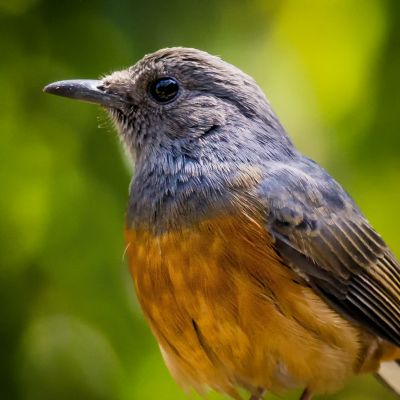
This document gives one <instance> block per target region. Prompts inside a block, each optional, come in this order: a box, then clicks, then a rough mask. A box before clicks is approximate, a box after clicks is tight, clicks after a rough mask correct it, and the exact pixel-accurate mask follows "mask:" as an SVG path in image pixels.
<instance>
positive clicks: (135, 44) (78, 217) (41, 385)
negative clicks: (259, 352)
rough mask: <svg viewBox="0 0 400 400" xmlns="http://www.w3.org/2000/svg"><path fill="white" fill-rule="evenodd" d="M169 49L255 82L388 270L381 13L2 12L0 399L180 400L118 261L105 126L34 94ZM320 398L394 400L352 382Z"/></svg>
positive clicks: (307, 9)
mask: <svg viewBox="0 0 400 400" xmlns="http://www.w3.org/2000/svg"><path fill="white" fill-rule="evenodd" d="M176 45H181V46H191V47H198V48H201V49H204V50H207V51H209V52H211V53H214V54H219V55H221V56H222V57H223V58H224V59H226V60H227V61H229V62H231V63H233V64H235V65H237V66H238V67H240V68H242V69H243V70H244V71H246V72H247V73H249V74H250V75H252V76H254V77H255V78H256V80H257V81H258V82H259V84H260V85H261V87H262V88H263V89H264V90H265V92H266V93H267V95H268V97H269V98H270V100H271V102H272V104H273V106H274V108H275V110H276V111H277V113H278V115H279V116H280V118H281V120H282V122H283V124H284V125H285V126H286V127H287V129H288V131H289V132H290V134H291V136H292V138H293V139H294V141H295V143H296V144H297V145H298V146H299V147H300V149H301V150H302V151H303V152H305V153H306V154H308V155H309V156H311V157H312V158H314V159H316V160H317V161H318V162H320V163H321V164H322V165H323V166H324V167H326V168H327V169H328V170H329V171H330V172H331V173H332V174H333V175H334V176H335V177H336V178H337V179H338V180H339V181H340V182H342V183H343V185H344V186H345V188H346V189H347V190H348V191H349V192H351V193H352V195H353V196H354V197H355V199H356V201H357V202H358V203H359V205H360V206H361V208H362V209H363V210H364V212H365V214H366V215H367V216H368V218H369V219H370V220H371V222H372V223H373V224H374V225H375V227H376V228H377V229H378V230H379V231H380V232H381V233H382V235H383V236H384V238H385V239H386V240H387V242H388V243H389V244H390V245H391V247H392V248H393V250H394V251H395V253H397V254H398V255H400V243H399V240H398V226H399V222H400V215H399V212H398V207H399V204H400V184H399V178H400V150H399V145H400V3H399V2H398V1H397V0H391V1H390V0H387V1H378V0H332V1H319V0H315V1H311V0H306V1H298V0H287V1H267V0H258V1H256V0H255V1H250V0H249V1H244V0H241V1H239V0H236V1H234V0H220V1H211V0H195V1H188V0H170V1H165V0H157V1H154V0H147V1H133V0H122V1H106V0H103V1H96V0H86V1H84V0H68V1H54V0H53V1H51V0H0V50H1V52H0V179H1V180H0V181H1V195H0V218H1V222H0V308H1V321H0V344H1V345H0V349H1V350H0V352H1V353H0V354H1V358H0V361H1V362H0V397H1V398H2V399H29V400H39V399H40V400H42V399H43V400H47V399H61V400H62V399H75V400H80V399H94V400H109V399H110V400H111V399H112V400H114V399H122V400H128V399H129V400H136V399H141V400H148V399H149V400H150V399H165V400H172V399H185V398H186V397H185V395H184V394H183V393H182V391H181V390H180V389H179V388H178V387H177V386H176V384H175V383H174V382H173V381H172V379H171V378H170V376H169V375H168V373H167V370H166V368H165V367H164V365H163V362H162V360H161V356H160V354H159V351H158V348H157V345H156V343H155V341H154V339H153V338H152V336H151V334H150V332H149V330H148V328H147V327H146V325H145V323H144V320H143V317H142V314H141V312H140V310H139V307H138V304H137V302H136V299H135V295H134V291H133V285H132V284H131V280H130V277H129V274H128V272H127V267H126V265H125V263H124V261H123V252H124V243H123V234H122V232H123V226H124V209H125V204H126V198H127V188H128V184H129V179H130V172H129V169H130V167H129V163H128V162H127V161H126V160H125V158H124V156H123V153H122V151H121V150H120V146H119V143H118V140H117V139H116V136H115V134H114V132H113V130H112V127H111V124H110V123H109V122H108V121H107V118H106V117H105V115H104V114H103V112H102V111H101V110H100V109H98V108H96V107H95V106H91V105H87V104H78V103H76V102H73V101H69V100H67V99H62V98H56V97H52V96H48V95H44V94H43V93H42V92H41V90H42V87H43V86H44V85H45V84H46V83H48V82H51V81H54V80H59V79H68V78H76V77H81V78H91V77H93V78H95V77H97V76H99V75H100V74H104V73H107V72H110V71H112V70H114V69H119V68H122V67H126V66H128V65H130V64H133V63H134V62H136V60H138V59H139V58H141V57H142V56H143V55H144V54H145V53H149V52H152V51H155V50H157V49H159V48H161V47H165V46H176ZM99 127H100V128H101V129H98V128H99ZM295 396H296V394H293V395H289V396H288V397H285V398H288V399H294V398H295ZM192 398H197V397H196V396H194V395H193V396H192ZM211 398H213V399H217V398H221V397H219V396H217V395H214V394H213V395H211ZM322 398H325V399H342V400H346V399H349V400H350V399H351V400H357V399H392V398H393V396H392V395H391V394H389V392H387V391H386V390H385V389H384V388H382V387H381V386H380V385H379V384H378V383H377V382H375V380H374V379H373V378H371V377H361V378H356V379H354V380H353V381H352V382H350V383H349V384H348V386H347V387H346V388H345V390H344V391H343V392H341V393H340V394H338V395H336V396H326V397H322Z"/></svg>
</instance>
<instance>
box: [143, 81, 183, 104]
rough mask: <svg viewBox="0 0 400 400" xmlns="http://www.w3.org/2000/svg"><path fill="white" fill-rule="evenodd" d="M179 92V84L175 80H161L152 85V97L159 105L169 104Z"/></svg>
mask: <svg viewBox="0 0 400 400" xmlns="http://www.w3.org/2000/svg"><path fill="white" fill-rule="evenodd" d="M178 92H179V84H178V82H177V81H176V79H174V78H160V79H157V80H155V81H154V82H152V83H150V85H149V93H150V96H151V97H152V98H153V99H154V100H155V101H156V102H157V103H163V104H165V103H168V102H170V101H172V100H173V99H174V98H175V97H176V96H177V94H178Z"/></svg>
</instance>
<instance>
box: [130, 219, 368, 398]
mask: <svg viewBox="0 0 400 400" xmlns="http://www.w3.org/2000/svg"><path fill="white" fill-rule="evenodd" d="M127 241H128V255H129V263H130V269H131V273H132V276H133V278H134V281H135V285H136V290H137V295H138V298H139V301H140V304H141V306H142V309H143V311H144V313H145V315H146V318H147V320H148V322H149V324H150V326H151V329H152V331H153V333H154V335H155V336H156V338H157V340H158V342H159V344H160V347H161V349H162V353H163V356H164V359H165V361H166V364H167V366H168V368H169V370H170V372H171V373H172V375H173V376H174V378H175V379H176V380H177V381H178V382H179V383H181V384H182V385H184V386H192V387H194V388H196V389H197V390H199V391H201V390H202V389H203V388H206V387H211V388H213V389H216V390H218V391H222V392H225V393H228V394H231V395H234V394H235V388H236V387H238V386H239V387H245V388H247V389H249V390H251V391H253V390H254V389H255V388H258V387H262V388H266V389H268V390H272V391H275V392H278V391H281V390H282V389H286V388H290V387H305V386H308V387H311V388H312V389H313V390H314V392H322V391H331V390H335V389H337V388H338V387H340V386H341V385H342V384H343V381H344V380H345V379H346V378H347V377H349V376H350V375H351V374H352V373H353V372H354V370H355V369H356V368H357V365H356V364H357V359H358V357H359V356H360V351H361V346H362V345H361V344H360V342H361V340H360V332H359V331H358V330H357V328H355V327H354V326H352V325H351V324H350V323H348V322H347V321H346V320H344V319H343V318H341V317H340V316H339V315H338V314H337V313H336V312H335V311H333V310H332V309H331V308H330V307H329V306H327V305H326V304H325V303H324V302H323V301H322V300H321V299H320V298H319V297H318V296H317V295H316V294H315V293H314V292H313V291H312V290H311V289H310V288H309V287H308V286H307V285H305V284H304V283H302V282H300V281H298V277H297V276H296V275H295V274H294V273H293V272H292V271H291V270H290V269H288V268H286V267H285V266H284V265H283V264H282V263H281V261H280V259H279V256H278V255H277V254H276V253H275V251H274V250H273V249H272V247H271V241H270V238H269V236H268V234H267V233H266V231H265V230H264V228H263V227H262V224H257V223H256V222H255V221H251V222H250V221H242V220H240V219H237V218H233V217H224V218H216V219H213V220H210V221H205V222H202V223H201V224H200V225H198V226H196V228H185V229H182V230H179V231H174V232H168V233H164V234H161V235H157V236H156V235H152V234H150V233H149V232H147V231H145V230H133V229H130V230H127Z"/></svg>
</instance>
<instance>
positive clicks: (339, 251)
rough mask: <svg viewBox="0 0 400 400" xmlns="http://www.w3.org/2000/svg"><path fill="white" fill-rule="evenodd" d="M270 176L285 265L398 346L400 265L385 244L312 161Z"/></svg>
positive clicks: (267, 201)
mask: <svg viewBox="0 0 400 400" xmlns="http://www.w3.org/2000/svg"><path fill="white" fill-rule="evenodd" d="M271 171H273V172H272V173H270V174H269V175H268V176H267V177H266V179H265V181H264V183H263V185H262V188H261V195H262V199H263V204H264V206H265V207H266V210H267V228H268V230H269V232H270V233H271V235H272V236H273V238H274V246H275V248H276V250H277V252H278V253H279V254H280V255H281V257H282V258H283V260H284V262H285V263H286V264H287V265H288V266H289V267H291V268H292V269H293V270H295V271H296V272H297V273H299V274H300V275H301V276H302V277H303V278H305V279H306V280H307V281H308V282H309V284H310V285H311V286H313V287H314V288H315V290H316V291H317V292H319V293H320V294H321V295H322V296H323V297H324V298H325V299H326V300H327V301H328V302H329V303H330V304H332V306H333V307H335V308H336V309H338V310H339V311H341V312H343V313H345V314H346V315H347V316H348V317H349V318H351V319H353V320H355V321H356V322H358V323H359V324H361V325H363V326H365V327H366V328H368V329H369V330H371V331H373V332H375V333H376V334H377V335H379V336H381V337H382V338H385V339H387V340H389V341H391V342H393V343H395V344H396V345H398V346H400V265H399V262H398V261H397V259H396V258H395V257H394V255H393V253H392V252H391V251H390V249H389V248H388V247H387V246H386V244H385V242H384V241H383V240H382V238H381V237H380V236H379V234H378V233H377V232H376V231H375V230H374V229H373V228H372V227H371V225H370V224H369V223H368V221H367V220H366V219H365V217H364V216H363V215H362V214H361V212H360V211H359V210H358V208H357V207H356V205H355V204H354V202H353V200H352V199H351V198H350V197H349V196H348V195H347V193H345V191H344V190H343V189H342V188H341V187H340V185H338V184H337V183H336V182H335V181H334V180H333V179H332V178H331V177H330V176H329V175H328V174H327V173H326V172H325V171H324V170H323V169H322V168H320V167H319V166H318V165H316V164H315V163H313V162H312V161H310V160H307V159H303V160H302V162H301V163H298V164H297V165H295V166H294V165H287V164H286V165H278V166H277V165H274V168H271Z"/></svg>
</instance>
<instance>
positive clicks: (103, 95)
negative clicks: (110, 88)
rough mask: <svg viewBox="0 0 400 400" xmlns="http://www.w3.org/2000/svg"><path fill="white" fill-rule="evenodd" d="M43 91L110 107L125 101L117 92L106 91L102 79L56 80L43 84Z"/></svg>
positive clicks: (115, 106)
mask: <svg viewBox="0 0 400 400" xmlns="http://www.w3.org/2000/svg"><path fill="white" fill-rule="evenodd" d="M43 91H44V92H46V93H51V94H55V95H57V96H63V97H70V98H71V99H77V100H81V101H86V102H89V103H95V104H99V105H101V106H105V107H111V108H121V107H122V106H123V105H126V103H127V102H126V101H125V100H124V99H123V98H122V97H120V96H118V95H117V94H114V93H107V92H106V91H105V90H104V88H103V83H102V81H99V80H94V79H75V80H68V81H58V82H54V83H50V84H49V85H47V86H45V87H44V88H43Z"/></svg>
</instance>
